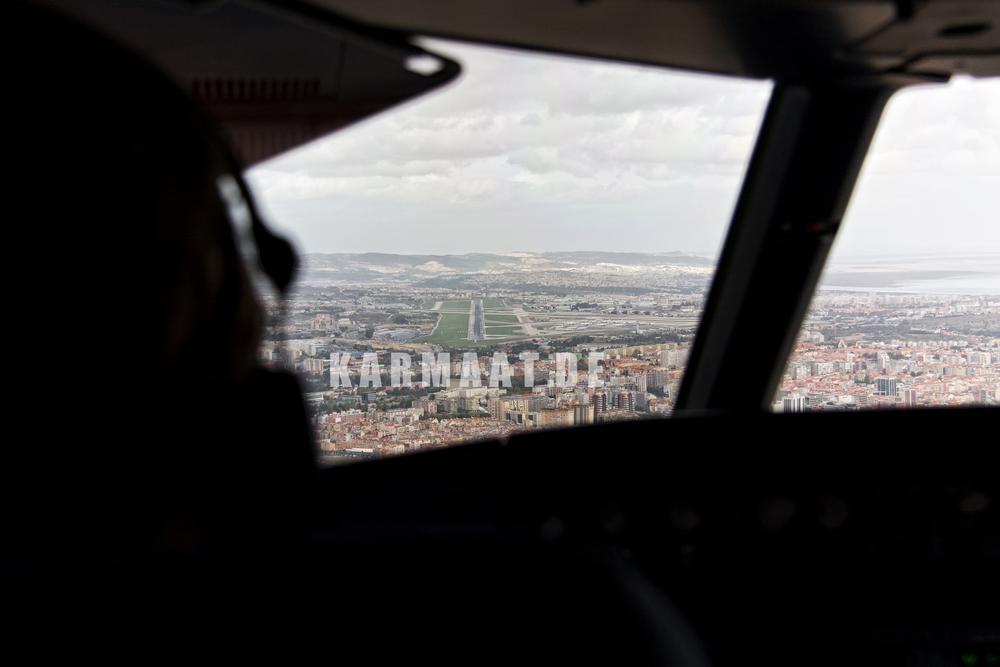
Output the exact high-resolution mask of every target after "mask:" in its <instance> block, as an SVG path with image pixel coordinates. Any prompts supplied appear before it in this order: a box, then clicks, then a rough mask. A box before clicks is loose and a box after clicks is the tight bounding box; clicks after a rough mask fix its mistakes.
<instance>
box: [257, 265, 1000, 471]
mask: <svg viewBox="0 0 1000 667" xmlns="http://www.w3.org/2000/svg"><path fill="white" fill-rule="evenodd" d="M580 254H586V255H598V256H597V257H587V258H586V260H587V261H576V260H577V259H584V258H576V259H574V258H573V255H574V253H561V254H559V255H558V256H553V257H551V258H547V257H545V256H534V255H529V254H528V253H516V254H515V255H516V257H513V258H511V257H510V256H488V255H482V256H476V258H477V259H476V261H478V262H479V263H480V266H478V267H476V266H472V267H471V269H472V270H470V266H469V263H470V260H469V259H468V258H467V257H466V258H463V260H464V261H463V267H462V270H458V269H449V268H448V267H447V266H445V262H447V261H448V260H449V259H452V258H448V257H439V258H436V259H428V258H425V257H416V258H411V257H407V256H391V255H381V256H375V257H376V261H377V262H381V263H378V264H374V265H373V264H370V263H369V264H366V263H365V261H366V260H365V259H364V256H330V255H319V256H315V255H307V256H306V260H307V266H306V271H305V275H304V276H303V279H302V280H301V282H300V284H299V286H298V288H297V290H296V291H295V292H294V294H293V295H292V296H291V298H290V299H288V300H287V302H286V303H285V304H283V305H282V306H281V307H279V304H278V303H277V302H276V301H274V300H273V299H271V300H268V299H267V298H266V297H265V302H266V303H268V308H269V311H270V314H271V322H270V326H269V327H268V335H267V340H266V341H265V342H264V344H263V345H262V347H261V351H260V355H261V360H262V362H263V363H265V364H272V365H275V366H278V367H283V368H287V369H290V370H293V371H294V372H295V373H297V374H298V376H299V378H300V381H301V383H302V385H303V389H304V391H305V392H306V396H307V401H308V405H309V410H310V413H311V415H312V418H313V423H314V430H315V435H316V438H317V445H318V449H319V451H320V456H321V458H322V459H323V460H324V461H326V462H328V463H336V462H343V461H350V460H354V459H358V458H371V457H379V456H391V455H396V454H403V453H406V452H412V451H416V450H421V449H427V448H434V447H445V446H449V445H454V444H457V443H463V442H471V441H475V440H482V439H493V438H504V437H508V436H510V435H511V434H512V433H515V432H517V431H519V430H523V429H535V428H563V427H571V426H579V425H588V424H600V423H606V422H614V421H621V420H634V419H649V418H657V417H666V416H669V415H670V414H671V413H672V411H673V405H674V401H675V400H676V397H677V392H678V390H679V388H680V384H681V381H682V380H683V376H684V367H685V365H686V363H687V357H688V354H689V352H690V348H691V344H692V342H693V339H694V336H695V333H696V329H697V325H698V320H699V317H700V314H701V309H702V307H703V304H704V299H705V295H706V293H707V290H708V287H709V281H710V279H711V275H712V270H713V267H712V266H711V263H710V262H708V261H707V260H704V259H703V258H697V257H691V256H686V255H681V254H679V253H668V254H663V255H652V254H651V255H645V256H641V255H635V254H632V255H630V256H628V257H627V258H626V257H616V256H615V255H614V254H613V253H580ZM526 258H531V259H532V261H531V262H529V263H526V262H524V261H523V260H525V259H526ZM367 261H371V260H367ZM432 264H433V265H432ZM429 265H432V266H429ZM431 269H433V270H431ZM598 285H599V287H598ZM998 310H1000V296H996V297H982V296H980V297H968V296H964V297H956V296H941V295H934V294H895V293H877V292H871V293H869V292H847V291H836V292H831V291H823V292H820V293H819V294H818V295H817V297H816V298H815V299H814V302H813V305H812V308H811V310H810V312H809V315H808V318H807V320H806V323H805V325H804V327H803V329H802V332H801V336H800V338H799V340H798V343H797V345H796V348H795V351H794V353H793V355H792V358H791V359H790V361H789V365H788V368H787V370H786V373H785V376H784V378H783V379H782V381H781V385H780V389H779V391H778V394H777V395H776V396H775V400H774V404H773V406H772V409H773V410H774V411H776V412H785V413H794V412H805V411H817V410H858V409H876V408H877V409H897V408H906V407H918V406H937V405H940V406H948V405H970V404H996V403H998V402H1000V401H998V399H1000V397H998V395H997V391H998V388H1000V349H998V343H1000V316H998ZM753 348H754V341H752V340H748V341H746V349H747V354H746V359H745V363H746V364H747V368H748V370H749V369H750V368H751V367H752V366H753V364H754V363H755V357H754V353H753ZM733 390H734V391H739V388H738V387H734V388H733Z"/></svg>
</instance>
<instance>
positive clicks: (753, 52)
mask: <svg viewBox="0 0 1000 667" xmlns="http://www.w3.org/2000/svg"><path fill="white" fill-rule="evenodd" d="M306 1H307V2H308V3H310V4H312V5H315V6H316V7H322V8H323V9H326V10H329V11H331V12H335V13H337V14H340V15H342V16H348V17H351V18H352V19H355V20H358V21H362V22H365V23H369V24H371V25H377V26H382V27H385V28H391V29H394V30H402V31H406V32H412V33H419V34H429V35H437V36H442V37H454V38H460V39H471V40H477V41H483V42H489V43H495V44H503V45H510V46H518V47H524V48H528V49H538V50H543V51H555V52H563V53H571V54H579V55H585V56H594V57H598V58H608V59H613V60H624V61H631V62H642V63H650V64H655V65H664V66H668V67H676V68H681V69H692V70H700V71H707V72H718V73H723V74H735V75H740V76H749V77H759V78H775V79H779V80H794V79H801V78H807V77H815V76H825V75H829V74H872V73H880V72H894V73H921V74H923V73H926V71H927V70H926V68H922V67H918V68H917V69H912V70H911V69H910V67H909V65H910V64H911V63H915V62H917V60H918V59H919V58H920V57H922V56H926V55H931V54H937V53H947V54H950V55H960V54H967V55H969V56H970V57H971V56H974V57H975V59H972V58H970V59H968V60H965V61H962V60H955V59H952V60H950V61H948V63H947V67H949V68H950V69H948V70H946V71H944V72H940V71H938V72H935V74H936V75H941V74H944V75H947V74H952V73H955V72H957V71H968V72H969V73H972V74H974V75H981V76H992V75H1000V14H998V13H1000V3H997V2H995V1H994V0H929V1H924V2H921V1H919V0H916V1H913V2H910V1H904V0H899V1H898V2H892V1H878V0H757V1H753V2H738V1H736V0H506V1H505V2H494V1H493V0H422V1H416V0H306ZM967 63H974V66H973V67H971V68H969V66H968V65H967Z"/></svg>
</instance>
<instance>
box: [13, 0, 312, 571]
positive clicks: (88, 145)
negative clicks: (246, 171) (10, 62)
mask: <svg viewBox="0 0 1000 667" xmlns="http://www.w3.org/2000/svg"><path fill="white" fill-rule="evenodd" d="M9 14H10V16H9V18H11V19H12V20H11V22H10V23H9V24H8V25H9V26H11V34H12V35H15V37H14V38H13V41H14V42H15V46H16V47H17V50H16V53H17V55H18V65H17V67H12V68H11V69H12V75H11V80H9V83H10V85H11V86H12V88H11V90H15V91H17V92H16V93H15V94H14V96H13V98H11V99H12V104H11V105H10V106H11V107H12V111H13V113H12V115H11V116H8V119H9V120H8V122H9V125H8V130H9V137H10V139H9V141H8V149H9V150H8V151H7V153H6V155H7V157H8V167H9V169H10V171H8V174H13V176H10V177H9V179H8V185H7V188H6V191H7V194H8V196H7V197H6V199H7V200H8V201H9V202H11V209H9V210H8V212H7V228H8V243H7V244H6V249H7V253H8V260H7V271H8V289H9V290H10V292H11V293H12V298H11V303H12V306H11V308H10V309H9V311H8V316H9V318H10V319H9V320H8V340H9V342H8V352H9V353H10V354H11V356H12V357H13V371H14V372H13V373H11V375H10V376H9V377H8V379H9V381H10V382H11V383H12V385H13V386H14V392H13V394H14V396H15V398H14V399H13V403H12V405H10V406H8V409H9V410H10V412H9V416H10V417H11V424H12V425H13V424H19V425H20V427H21V428H20V429H16V430H14V429H12V431H11V432H10V433H9V434H8V435H9V436H11V437H12V439H13V441H8V443H9V444H8V446H7V449H8V463H9V465H7V466H5V468H6V472H5V475H6V476H8V479H7V480H6V482H7V483H6V484H5V491H6V492H7V493H8V494H9V499H8V501H7V502H6V503H5V510H4V511H5V513H6V515H7V517H8V518H7V520H6V524H5V525H6V530H7V535H8V538H9V539H8V540H6V543H7V544H8V545H9V546H11V547H12V548H13V549H15V550H18V549H27V550H32V549H36V550H41V551H46V550H52V549H56V550H69V551H70V552H72V551H73V550H81V549H82V550H94V549H97V550H100V549H117V548H120V547H121V546H122V545H131V546H136V545H140V546H141V547H142V548H147V547H148V548H153V549H155V548H166V549H189V548H197V547H198V546H199V545H203V544H205V543H211V542H213V541H218V540H226V539H231V538H232V537H233V536H236V535H245V534H247V533H256V532H264V533H268V532H274V531H279V532H280V531H286V530H293V529H295V528H296V527H300V526H301V525H302V524H303V522H305V521H307V520H308V519H307V514H308V512H309V510H310V507H311V502H310V500H309V498H310V493H311V492H312V491H311V489H312V486H311V485H312V483H313V475H314V474H315V463H314V461H315V459H314V456H313V452H312V444H311V442H312V441H311V438H310V433H309V427H308V424H307V421H306V417H305V412H304V410H303V407H302V401H301V395H300V393H299V391H298V387H297V385H296V383H295V381H294V379H293V378H291V377H290V376H286V375H279V374H272V373H265V372H264V371H262V370H260V369H259V368H258V367H257V364H256V361H255V358H256V348H257V344H258V340H259V337H260V333H261V322H262V317H261V310H260V307H259V306H258V304H257V302H256V301H255V298H254V293H253V290H252V288H251V284H250V281H249V280H248V277H247V270H246V268H245V267H244V266H243V263H242V260H241V257H240V255H239V253H238V252H237V246H236V243H235V242H234V235H233V229H232V226H231V224H230V221H229V219H228V218H227V211H226V207H225V204H224V202H223V201H222V200H221V199H220V194H219V189H218V184H217V181H218V179H219V178H220V176H226V175H228V176H230V177H231V178H236V179H238V178H239V174H238V171H237V170H236V169H235V167H234V162H233V160H232V159H231V157H230V155H229V154H228V153H227V151H226V150H225V149H224V148H223V144H222V143H221V142H220V141H219V140H218V139H217V137H216V135H215V134H214V132H213V131H212V128H210V127H209V126H208V125H207V123H206V122H205V121H204V120H203V118H201V117H200V115H199V113H198V111H197V109H196V108H194V106H193V104H192V103H191V102H190V101H189V100H188V99H187V98H186V97H185V96H184V95H183V94H182V93H181V92H180V91H179V89H178V88H177V87H176V86H175V85H174V83H173V82H171V81H169V80H167V79H166V78H165V77H164V76H163V75H162V74H160V73H159V72H158V71H157V70H156V69H155V68H153V67H152V66H150V65H148V64H146V63H145V62H142V61H141V60H140V59H139V58H137V57H136V56H134V55H132V54H131V53H129V52H127V51H126V50H125V49H123V48H120V47H118V46H117V45H115V44H114V43H113V42H111V41H110V40H107V39H105V38H103V37H101V36H99V35H95V34H93V33H92V32H91V31H89V30H88V29H86V28H83V27H81V26H79V25H77V24H75V23H74V22H72V21H70V20H68V19H63V18H61V17H58V16H55V15H53V14H50V13H49V12H47V11H43V10H40V9H38V8H34V7H22V6H15V7H14V8H13V9H12V10H11V12H9ZM244 194H246V193H244ZM255 232H256V236H257V240H258V243H259V245H260V246H261V248H260V250H261V255H262V258H263V259H264V261H265V269H267V268H270V269H271V271H270V272H271V274H272V276H277V282H279V286H280V287H284V286H285V285H284V284H283V283H287V281H288V279H289V277H290V274H291V271H292V262H293V258H292V255H291V253H290V251H289V250H288V248H287V245H285V244H283V242H281V241H280V240H279V239H276V238H274V237H273V236H271V235H270V234H269V233H268V232H267V231H266V229H264V228H263V226H262V225H260V223H259V221H258V222H257V223H256V228H255ZM268 263H270V267H269V266H267V264H268Z"/></svg>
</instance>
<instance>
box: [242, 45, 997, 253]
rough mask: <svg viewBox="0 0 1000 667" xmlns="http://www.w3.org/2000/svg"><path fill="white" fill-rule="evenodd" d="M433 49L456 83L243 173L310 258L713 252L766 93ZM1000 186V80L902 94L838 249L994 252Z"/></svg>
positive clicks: (509, 55) (719, 81) (652, 71)
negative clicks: (458, 72)
mask: <svg viewBox="0 0 1000 667" xmlns="http://www.w3.org/2000/svg"><path fill="white" fill-rule="evenodd" d="M426 46H427V48H429V49H430V50H432V51H435V50H436V51H438V52H440V53H442V54H446V55H449V56H451V57H454V58H455V59H457V60H459V61H460V62H462V64H463V67H464V74H463V75H462V76H461V78H460V79H459V80H458V81H457V82H455V83H453V84H451V85H450V86H448V87H446V88H445V89H443V90H441V91H437V92H435V93H432V94H430V95H428V96H426V97H424V98H421V99H418V100H414V101H412V102H410V103H407V104H405V105H402V106H400V107H398V108H396V109H393V110H390V111H388V112H386V113H384V114H381V115H379V116H377V117H374V118H371V119H368V120H366V121H364V122H361V123H358V124H357V125H355V126H353V127H351V128H347V129H345V130H343V131H341V132H338V133H336V134H334V135H331V136H329V137H326V138H323V139H320V140H318V141H316V142H313V143H312V144H310V145H308V146H306V147H303V148H300V149H298V150H295V151H292V152H290V153H288V154H286V155H284V156H280V157H278V158H276V159H274V160H271V161H270V162H268V163H265V164H264V165H261V166H259V167H257V168H255V169H253V170H251V172H250V173H249V175H248V177H249V181H250V182H251V183H252V185H253V187H254V189H255V190H256V191H257V195H258V197H259V198H260V199H261V200H262V203H263V205H264V208H265V210H266V211H268V213H269V215H270V216H271V218H272V219H273V220H274V221H275V223H276V224H277V226H279V227H283V228H284V229H285V230H286V231H287V232H288V233H290V234H292V235H294V236H296V237H297V238H298V240H299V245H300V247H301V248H303V249H305V250H308V251H319V252H337V251H339V252H364V251H369V250H378V251H382V252H401V253H406V252H428V253H430V252H476V251H491V252H507V251H512V250H530V251H548V250H593V249H609V250H622V251H669V250H685V251H689V252H712V251H714V250H715V249H717V248H718V247H719V246H720V244H721V242H722V237H723V234H724V233H725V230H726V227H727V226H728V222H729V217H730V215H731V213H732V209H733V206H734V204H735V199H736V196H737V193H738V190H739V187H740V183H741V180H742V175H743V173H744V171H745V169H746V165H747V162H748V160H749V156H750V152H751V151H752V148H753V143H754V140H755V137H756V134H757V131H758V128H759V126H760V122H761V119H762V116H763V113H764V110H765V107H766V104H767V100H768V97H769V94H770V89H771V87H770V84H769V83H768V82H761V81H749V80H740V79H734V78H728V77H721V76H709V75H704V74H690V73H682V72H676V71H668V70H663V69H658V68H652V67H642V66H634V65H624V64H614V63H606V62H600V61H593V60H584V59H574V58H569V57H561V56H551V55H539V54H530V53H525V52H519V51H512V50H503V49H497V48H490V47H483V46H471V45H464V44H456V43H452V42H444V41H433V42H431V41H428V42H427V44H426ZM991 179H992V183H993V185H992V186H990V185H988V183H989V182H990V181H991ZM996 182H1000V84H998V82H996V81H973V80H969V79H963V78H957V79H956V80H955V81H953V83H952V84H950V85H948V86H937V87H930V88H926V87H924V88H917V89H912V90H906V91H903V92H901V93H899V94H897V96H896V97H895V98H894V99H893V100H892V101H891V102H890V105H889V107H888V109H887V110H886V113H885V116H884V118H883V121H882V124H881V125H880V129H879V131H878V133H877V135H876V138H875V141H874V143H873V147H872V150H871V154H870V155H869V157H868V158H867V160H866V162H865V165H864V168H863V172H862V178H861V181H860V182H859V185H858V188H857V192H856V193H855V196H854V197H853V200H852V203H851V207H850V210H849V215H848V217H847V219H846V220H845V224H844V231H843V232H842V233H841V237H842V238H841V239H839V240H838V248H839V249H842V250H843V249H853V250H855V251H856V250H857V249H859V248H861V249H866V248H872V247H879V248H886V247H893V248H897V249H898V248H903V247H910V246H912V245H915V244H919V243H924V242H926V240H925V239H927V238H930V239H934V238H937V237H939V236H940V233H941V232H940V230H941V226H942V224H948V225H954V224H957V223H959V222H961V221H965V222H967V223H968V225H969V227H968V229H970V230H973V231H971V232H969V233H970V234H973V235H976V236H978V237H979V238H980V239H981V240H985V241H987V242H989V243H993V244H994V247H995V246H996V245H997V230H996V225H995V224H994V223H992V222H989V221H992V220H993V219H995V215H996V211H997V210H998V209H1000V199H998V198H1000V194H997V193H998V192H1000V188H996V187H995V183H996ZM961 236H962V234H957V235H956V234H952V235H950V237H949V239H948V240H949V242H951V241H955V239H956V238H960V237H961ZM966 240H968V239H966ZM498 244H499V246H498Z"/></svg>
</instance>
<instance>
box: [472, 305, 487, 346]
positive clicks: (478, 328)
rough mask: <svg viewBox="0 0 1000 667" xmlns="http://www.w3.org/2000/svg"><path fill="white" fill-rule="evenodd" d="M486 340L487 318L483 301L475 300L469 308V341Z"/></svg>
mask: <svg viewBox="0 0 1000 667" xmlns="http://www.w3.org/2000/svg"><path fill="white" fill-rule="evenodd" d="M485 338H486V317H485V315H483V300H482V299H473V300H472V304H471V305H470V307H469V340H484V339H485Z"/></svg>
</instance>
